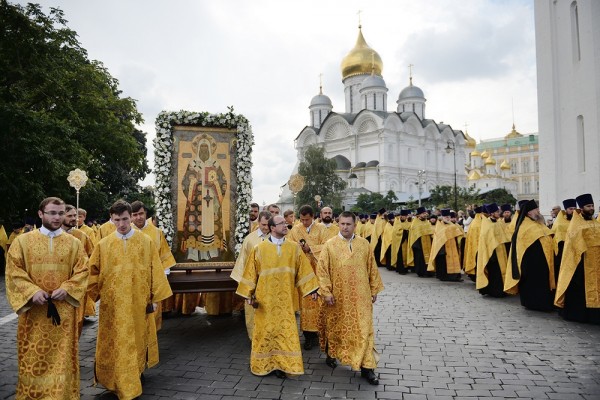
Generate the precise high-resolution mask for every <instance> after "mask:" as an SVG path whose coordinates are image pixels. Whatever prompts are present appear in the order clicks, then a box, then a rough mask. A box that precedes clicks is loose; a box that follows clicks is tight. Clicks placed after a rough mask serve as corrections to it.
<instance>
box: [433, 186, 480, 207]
mask: <svg viewBox="0 0 600 400" xmlns="http://www.w3.org/2000/svg"><path fill="white" fill-rule="evenodd" d="M430 194H431V197H430V198H429V200H428V201H426V202H425V204H426V206H428V207H431V206H434V207H436V208H454V186H450V185H442V186H439V185H438V186H436V187H434V188H433V189H431V191H430ZM478 198H479V190H478V189H475V188H473V187H466V188H465V187H457V190H456V204H457V207H458V209H459V210H465V209H466V207H467V206H468V205H471V204H474V203H476V202H477V201H478Z"/></svg>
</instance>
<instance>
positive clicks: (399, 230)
mask: <svg viewBox="0 0 600 400" xmlns="http://www.w3.org/2000/svg"><path fill="white" fill-rule="evenodd" d="M409 229H410V222H409V221H404V222H402V221H400V220H399V219H396V221H394V231H393V234H392V265H396V266H397V264H398V261H400V260H398V250H399V249H400V247H401V246H402V260H401V261H402V265H404V266H406V255H407V254H406V251H407V249H408V238H407V240H405V241H404V242H403V241H402V238H403V237H404V232H408V231H409Z"/></svg>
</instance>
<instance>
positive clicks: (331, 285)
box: [317, 211, 383, 384]
mask: <svg viewBox="0 0 600 400" xmlns="http://www.w3.org/2000/svg"><path fill="white" fill-rule="evenodd" d="M339 226H340V233H339V234H338V236H336V237H334V238H332V239H330V240H328V241H327V243H325V246H324V247H323V250H322V251H321V256H320V257H319V264H318V267H317V276H318V278H319V287H320V289H319V294H320V295H321V296H322V297H323V299H324V302H325V304H326V305H325V306H324V307H323V313H324V318H323V319H322V321H323V326H322V331H321V350H322V351H324V352H326V353H327V364H328V365H329V366H332V367H335V362H336V361H335V359H336V358H337V359H338V360H339V361H340V362H341V363H342V364H345V365H349V366H350V367H351V368H352V370H354V371H358V370H361V372H362V373H363V376H364V377H366V378H367V379H368V380H369V383H372V384H377V383H378V382H377V378H376V377H375V375H374V372H373V370H374V369H375V368H376V367H377V352H376V351H375V334H374V332H373V303H374V302H375V300H376V299H377V294H378V293H379V292H381V291H382V290H383V283H382V281H381V277H380V275H379V270H378V269H377V265H376V264H375V258H374V255H373V253H372V252H371V249H370V247H369V242H367V241H366V240H365V239H363V238H361V237H358V236H355V235H354V228H355V217H354V215H353V214H352V213H350V212H347V211H344V212H342V214H341V215H340V222H339ZM369 373H370V374H369ZM367 374H369V375H370V377H367V376H366V375H367ZM371 379H374V381H373V382H371Z"/></svg>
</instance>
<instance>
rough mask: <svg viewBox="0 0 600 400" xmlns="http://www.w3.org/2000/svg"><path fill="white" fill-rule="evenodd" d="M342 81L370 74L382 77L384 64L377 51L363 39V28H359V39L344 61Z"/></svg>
mask: <svg viewBox="0 0 600 400" xmlns="http://www.w3.org/2000/svg"><path fill="white" fill-rule="evenodd" d="M341 68H342V80H344V79H346V78H348V77H350V76H354V75H361V74H370V73H371V71H372V72H373V73H374V74H375V75H379V76H381V71H383V62H382V61H381V57H379V54H377V52H376V51H375V50H373V49H372V48H370V47H369V45H368V44H367V42H366V41H365V38H364V37H363V34H362V30H361V27H360V26H359V27H358V39H356V44H355V45H354V48H353V49H352V50H350V52H349V53H348V54H346V57H344V59H343V60H342V65H341Z"/></svg>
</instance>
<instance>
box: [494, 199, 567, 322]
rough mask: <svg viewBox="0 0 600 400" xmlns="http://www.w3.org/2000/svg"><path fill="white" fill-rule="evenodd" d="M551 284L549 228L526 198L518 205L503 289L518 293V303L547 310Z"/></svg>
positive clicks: (551, 303) (549, 308) (551, 253)
mask: <svg viewBox="0 0 600 400" xmlns="http://www.w3.org/2000/svg"><path fill="white" fill-rule="evenodd" d="M555 288H556V284H555V281H554V246H553V243H552V238H551V237H550V230H549V229H548V228H547V227H546V225H545V224H544V222H543V218H540V209H539V207H538V205H537V203H536V202H535V200H529V201H528V202H527V203H525V204H524V205H523V206H522V207H521V210H520V212H519V218H518V219H517V223H516V225H515V233H514V234H513V236H512V241H511V248H510V254H509V262H508V267H507V270H506V279H505V283H504V290H505V291H506V292H507V293H509V294H517V293H519V295H520V297H521V305H522V306H523V307H525V308H527V309H530V310H537V311H551V310H552V309H553V299H554V289H555Z"/></svg>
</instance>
